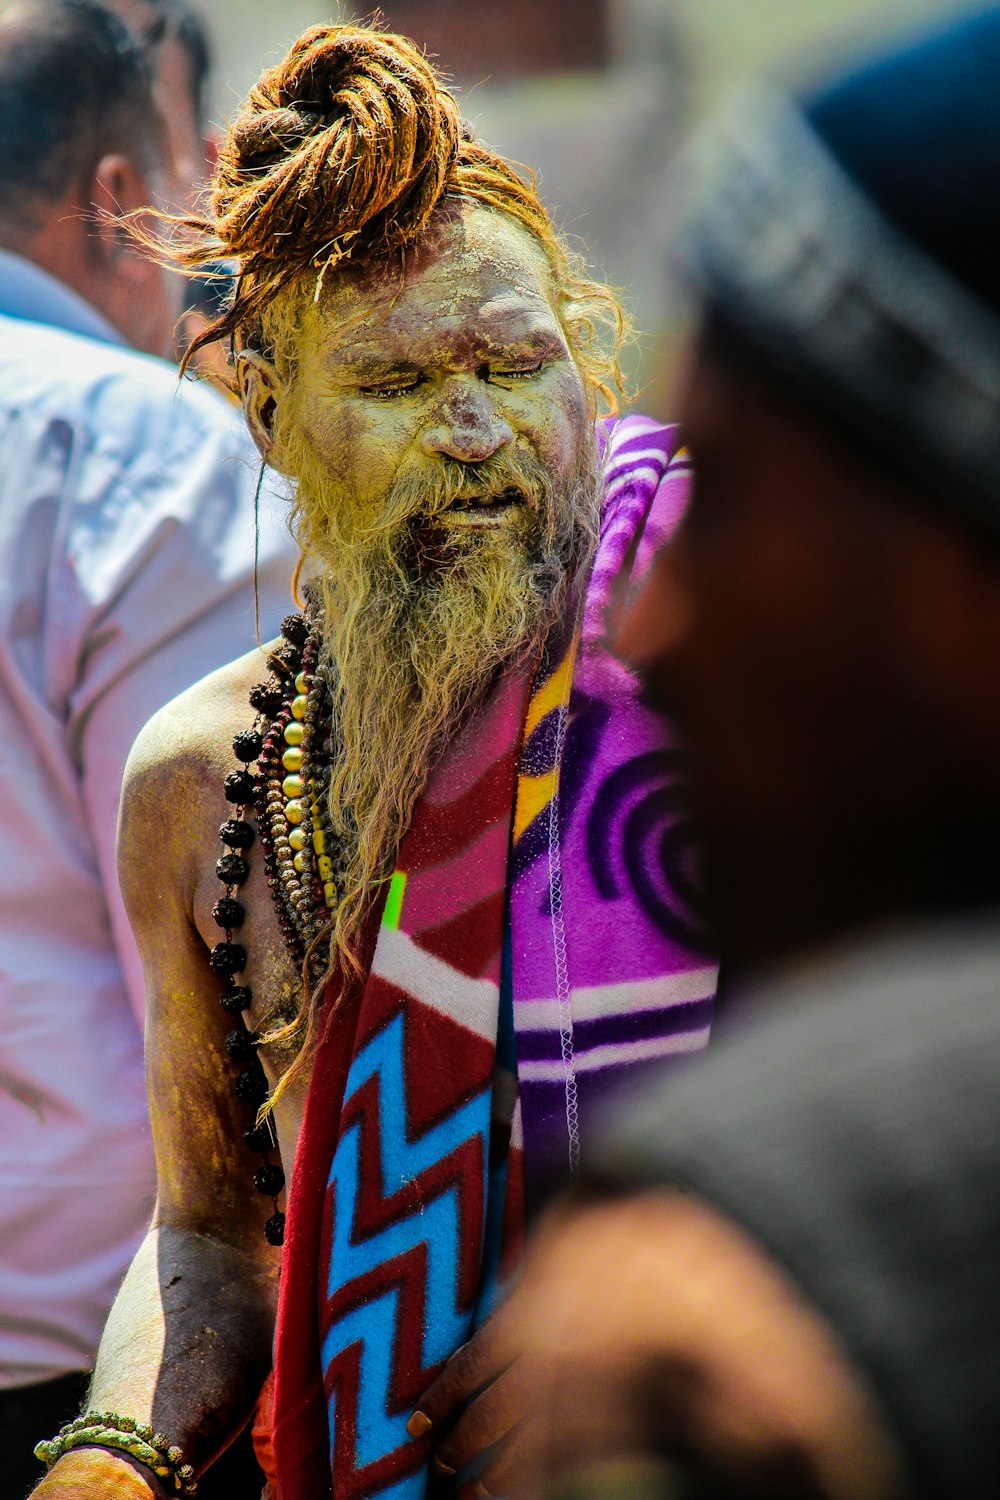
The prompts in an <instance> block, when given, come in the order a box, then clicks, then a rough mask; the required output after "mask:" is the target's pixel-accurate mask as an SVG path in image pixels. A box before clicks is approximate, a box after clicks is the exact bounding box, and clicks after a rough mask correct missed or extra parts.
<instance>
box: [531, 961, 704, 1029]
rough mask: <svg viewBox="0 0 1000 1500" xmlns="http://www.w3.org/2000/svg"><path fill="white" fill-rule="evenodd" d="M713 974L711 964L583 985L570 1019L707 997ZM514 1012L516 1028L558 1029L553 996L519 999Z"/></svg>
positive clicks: (620, 1013) (598, 1017)
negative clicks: (709, 965) (631, 978)
mask: <svg viewBox="0 0 1000 1500" xmlns="http://www.w3.org/2000/svg"><path fill="white" fill-rule="evenodd" d="M717 978H718V970H717V969H716V968H715V967H714V966H712V967H709V968H705V969H689V970H688V971H687V972H686V973H684V974H657V975H656V976H655V977H654V978H652V979H637V980H633V981H632V982H631V983H628V982H625V983H618V984H599V985H587V986H583V987H581V988H580V989H574V991H573V995H572V1000H571V1004H572V1007H573V1020H574V1021H575V1022H576V1023H577V1024H579V1022H581V1021H597V1020H603V1019H605V1018H607V1017H610V1016H625V1015H634V1014H635V1013H636V1011H646V1010H666V1009H669V1008H670V1007H672V1006H675V1005H687V1004H689V1003H690V1002H691V1001H692V1000H708V999H710V998H711V996H712V995H713V994H714V993H715V985H716V980H717ZM515 1015H516V1016H517V1028H518V1030H519V1031H558V1030H559V1003H558V1001H557V1000H555V999H550V1000H519V1001H518V1002H517V1005H516V1007H515Z"/></svg>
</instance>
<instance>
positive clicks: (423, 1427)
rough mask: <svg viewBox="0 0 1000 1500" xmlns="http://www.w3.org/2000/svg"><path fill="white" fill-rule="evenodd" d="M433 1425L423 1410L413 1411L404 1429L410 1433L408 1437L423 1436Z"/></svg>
mask: <svg viewBox="0 0 1000 1500" xmlns="http://www.w3.org/2000/svg"><path fill="white" fill-rule="evenodd" d="M433 1426H434V1423H433V1422H432V1421H431V1419H430V1417H429V1416H427V1414H426V1413H425V1412H422V1411H415V1412H414V1413H413V1416H412V1417H411V1418H410V1420H409V1421H408V1422H407V1424H406V1430H407V1432H408V1433H409V1434H410V1437H423V1436H424V1434H425V1433H428V1432H430V1430H431V1428H432V1427H433Z"/></svg>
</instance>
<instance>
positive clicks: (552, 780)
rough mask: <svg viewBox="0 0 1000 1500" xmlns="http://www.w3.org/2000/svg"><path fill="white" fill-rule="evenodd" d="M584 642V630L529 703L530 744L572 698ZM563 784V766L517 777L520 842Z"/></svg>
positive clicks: (527, 726)
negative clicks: (548, 716) (579, 651)
mask: <svg viewBox="0 0 1000 1500" xmlns="http://www.w3.org/2000/svg"><path fill="white" fill-rule="evenodd" d="M579 644H580V633H579V631H577V632H576V633H575V634H574V636H573V639H572V641H571V642H570V644H569V646H568V647H567V650H566V655H565V656H564V657H563V659H562V661H561V662H560V663H559V665H558V667H557V668H556V670H555V671H554V672H553V673H552V676H551V677H550V678H549V679H548V680H547V681H546V682H544V683H543V684H542V686H541V687H540V688H539V689H538V691H537V692H535V693H533V694H532V696H531V700H530V702H529V703H528V711H527V713H526V714H525V717H524V741H525V743H527V741H528V739H529V738H530V736H531V735H532V734H533V733H534V731H535V730H536V729H537V728H538V726H539V724H540V723H541V722H542V720H543V719H544V718H545V716H546V714H550V713H551V712H552V710H553V709H557V708H561V707H562V706H563V704H564V703H566V702H567V701H568V699H569V690H570V686H571V684H572V681H573V668H574V667H575V665H576V653H577V648H578V647H579ZM558 785H559V767H558V766H553V767H551V769H550V770H548V771H543V772H542V774H541V775H540V776H528V775H524V774H522V775H520V776H519V777H518V778H517V801H516V805H515V808H514V842H515V844H516V843H517V841H518V839H519V838H520V837H521V835H522V833H523V832H524V830H525V829H526V828H529V827H530V826H531V824H532V823H533V822H534V821H535V819H536V818H537V817H538V815H539V813H541V812H544V810H545V808H546V807H548V805H549V803H550V802H551V800H552V798H553V797H554V796H555V793H556V789H557V787H558Z"/></svg>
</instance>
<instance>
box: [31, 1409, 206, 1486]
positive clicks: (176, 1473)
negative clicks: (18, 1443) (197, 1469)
mask: <svg viewBox="0 0 1000 1500" xmlns="http://www.w3.org/2000/svg"><path fill="white" fill-rule="evenodd" d="M74 1448H108V1449H110V1450H111V1451H112V1452H115V1453H124V1454H125V1455H126V1456H127V1457H128V1458H133V1459H135V1461H136V1463H139V1464H142V1466H143V1468H145V1469H149V1470H150V1471H151V1473H153V1474H154V1475H155V1476H156V1478H157V1480H158V1481H159V1483H160V1484H161V1485H162V1487H163V1488H164V1489H165V1490H166V1492H167V1494H168V1495H177V1496H179V1497H180V1500H193V1496H195V1495H196V1494H197V1493H198V1486H197V1484H196V1483H195V1477H194V1470H193V1469H192V1467H191V1465H190V1464H186V1463H185V1462H184V1455H183V1453H182V1452H181V1450H180V1449H179V1448H176V1447H174V1446H173V1445H172V1444H171V1442H170V1439H169V1438H165V1437H164V1436H163V1434H162V1432H154V1430H153V1428H152V1427H150V1426H149V1424H148V1423H145V1422H137V1421H136V1420H135V1418H134V1417H120V1416H119V1415H118V1413H117V1412H116V1411H88V1412H84V1414H83V1415H82V1416H80V1417H75V1418H74V1419H73V1421H72V1422H67V1423H66V1426H65V1427H63V1428H62V1429H61V1430H60V1431H59V1433H58V1435H57V1436H56V1437H54V1438H52V1440H51V1441H50V1442H46V1443H39V1444H38V1446H37V1447H36V1448H35V1457H36V1458H37V1459H38V1460H39V1461H40V1462H41V1463H43V1464H44V1465H45V1467H46V1469H51V1468H52V1465H53V1464H54V1463H56V1462H57V1461H58V1460H59V1459H60V1458H62V1456H63V1454H64V1453H70V1452H72V1450H73V1449H74Z"/></svg>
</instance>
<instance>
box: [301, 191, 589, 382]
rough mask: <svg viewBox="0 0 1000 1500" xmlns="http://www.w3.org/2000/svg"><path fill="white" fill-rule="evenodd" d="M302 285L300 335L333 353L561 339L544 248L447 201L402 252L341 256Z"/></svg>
mask: <svg viewBox="0 0 1000 1500" xmlns="http://www.w3.org/2000/svg"><path fill="white" fill-rule="evenodd" d="M308 290H309V289H308V288H302V289H301V290H300V291H299V294H298V295H299V308H298V317H297V318H296V320H295V321H296V325H297V328H296V332H297V339H296V342H297V344H298V348H297V350H296V355H297V356H298V357H299V358H301V357H302V355H303V354H305V353H306V351H307V349H310V348H311V349H312V350H313V351H314V352H317V353H318V352H322V354H323V355H324V356H326V357H329V358H337V357H338V356H339V355H341V354H343V355H345V356H346V355H350V356H351V357H352V358H353V357H354V356H360V355H362V354H363V353H364V352H365V351H367V352H368V353H370V355H371V356H372V357H373V358H374V357H376V356H378V355H379V354H383V355H384V357H385V358H387V359H399V358H402V357H404V356H405V357H407V358H413V357H414V356H415V355H417V354H418V353H419V352H420V350H421V349H422V348H423V347H424V346H425V345H426V344H428V343H433V344H435V345H436V344H439V343H440V342H441V341H442V340H445V341H447V339H449V338H450V339H451V340H453V341H458V342H461V341H462V340H463V339H464V340H466V341H469V342H470V344H471V343H472V342H476V343H478V344H480V345H481V346H482V348H483V350H484V357H485V356H486V354H488V351H489V348H490V347H491V346H494V345H495V346H497V347H506V346H508V345H509V344H511V343H512V342H513V343H516V342H518V341H519V340H521V341H523V340H525V339H528V340H530V339H531V338H532V337H537V338H548V339H549V340H550V342H551V341H553V340H557V339H558V340H560V341H561V339H562V332H561V327H560V321H559V315H558V310H557V309H558V296H557V288H556V286H555V283H554V278H553V273H552V269H551V267H550V264H549V261H548V258H547V256H546V254H545V251H544V249H543V248H542V246H541V245H540V244H539V243H538V241H537V240H536V239H535V238H534V236H533V235H532V234H531V233H530V232H529V231H528V230H526V229H524V228H523V227H522V226H521V225H519V224H517V223H515V222H514V221H513V220H512V219H510V218H509V217H508V216H507V215H505V214H502V213H498V212H495V211H494V210H492V209H489V208H484V207H483V206H482V205H480V204H476V203H471V202H468V201H464V200H459V199H452V200H449V201H448V202H447V203H446V205H445V206H443V207H442V208H441V209H440V210H439V211H438V212H437V213H436V214H435V217H434V220H433V221H432V223H431V226H430V227H429V229H428V231H427V233H425V234H424V235H423V236H421V239H420V240H419V241H418V242H417V243H416V244H415V245H413V246H410V247H409V248H408V249H407V250H406V251H404V252H400V253H397V254H396V255H395V256H393V257H391V258H390V259H387V260H384V261H380V262H376V263H367V264H357V265H355V264H351V263H350V262H347V263H345V264H343V265H342V266H340V267H338V268H337V270H336V272H334V273H332V274H330V275H328V276H327V277H326V278H325V281H324V284H323V287H322V290H321V293H320V296H319V297H318V299H317V298H316V297H315V295H314V292H315V288H313V294H312V295H309V296H306V295H305V294H306V292H307V291H308Z"/></svg>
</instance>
